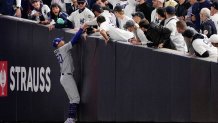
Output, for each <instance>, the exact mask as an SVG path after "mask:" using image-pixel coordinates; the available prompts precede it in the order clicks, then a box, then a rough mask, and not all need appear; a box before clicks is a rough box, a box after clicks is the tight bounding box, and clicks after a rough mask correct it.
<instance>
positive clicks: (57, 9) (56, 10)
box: [52, 7, 60, 15]
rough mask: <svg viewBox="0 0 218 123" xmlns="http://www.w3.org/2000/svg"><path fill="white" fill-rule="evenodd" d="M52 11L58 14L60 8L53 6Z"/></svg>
mask: <svg viewBox="0 0 218 123" xmlns="http://www.w3.org/2000/svg"><path fill="white" fill-rule="evenodd" d="M52 12H53V13H54V15H58V14H59V12H60V9H59V8H58V7H53V8H52Z"/></svg>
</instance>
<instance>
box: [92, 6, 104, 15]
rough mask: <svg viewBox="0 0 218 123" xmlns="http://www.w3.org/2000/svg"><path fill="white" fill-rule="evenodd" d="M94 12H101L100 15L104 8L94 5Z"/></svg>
mask: <svg viewBox="0 0 218 123" xmlns="http://www.w3.org/2000/svg"><path fill="white" fill-rule="evenodd" d="M92 11H93V12H94V11H97V12H99V13H102V12H103V11H104V10H103V9H102V7H101V6H100V5H98V4H94V5H93V6H92Z"/></svg>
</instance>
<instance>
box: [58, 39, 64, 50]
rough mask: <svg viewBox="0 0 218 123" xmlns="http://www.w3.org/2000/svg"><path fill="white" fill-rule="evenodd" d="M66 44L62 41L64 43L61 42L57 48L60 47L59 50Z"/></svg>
mask: <svg viewBox="0 0 218 123" xmlns="http://www.w3.org/2000/svg"><path fill="white" fill-rule="evenodd" d="M64 44H65V43H64V41H63V40H62V41H60V42H59V44H58V46H57V47H58V48H59V47H62V46H64Z"/></svg>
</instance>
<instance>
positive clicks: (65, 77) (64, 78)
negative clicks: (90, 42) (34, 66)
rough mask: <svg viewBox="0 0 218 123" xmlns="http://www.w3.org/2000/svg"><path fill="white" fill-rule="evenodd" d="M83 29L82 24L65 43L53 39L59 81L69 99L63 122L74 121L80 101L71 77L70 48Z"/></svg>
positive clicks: (72, 69) (69, 122) (58, 39)
mask: <svg viewBox="0 0 218 123" xmlns="http://www.w3.org/2000/svg"><path fill="white" fill-rule="evenodd" d="M84 30H85V26H82V27H81V28H80V29H79V31H78V32H77V33H76V35H75V36H74V37H73V38H72V39H71V41H70V42H68V43H66V44H65V42H64V41H63V39H62V38H55V39H54V40H53V47H55V48H57V49H56V50H55V51H54V53H55V55H56V57H57V59H58V62H59V64H60V71H61V77H60V82H61V85H62V86H63V88H64V90H65V92H66V93H67V96H68V98H69V100H70V102H69V103H70V105H69V116H68V118H67V120H66V121H65V122H64V123H75V118H76V113H77V107H78V104H79V102H80V96H79V93H78V89H77V86H76V82H75V80H74V78H73V71H74V66H73V59H72V56H71V53H70V49H72V47H73V45H75V44H76V43H77V42H78V40H79V39H80V37H81V35H82V33H83V31H84Z"/></svg>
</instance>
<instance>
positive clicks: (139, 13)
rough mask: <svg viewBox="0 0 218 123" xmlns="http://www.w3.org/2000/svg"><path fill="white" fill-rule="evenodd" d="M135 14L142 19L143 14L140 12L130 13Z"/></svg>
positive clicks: (133, 15)
mask: <svg viewBox="0 0 218 123" xmlns="http://www.w3.org/2000/svg"><path fill="white" fill-rule="evenodd" d="M135 16H138V17H140V18H141V19H144V18H145V16H144V14H143V13H142V12H135V13H132V17H135Z"/></svg>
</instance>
